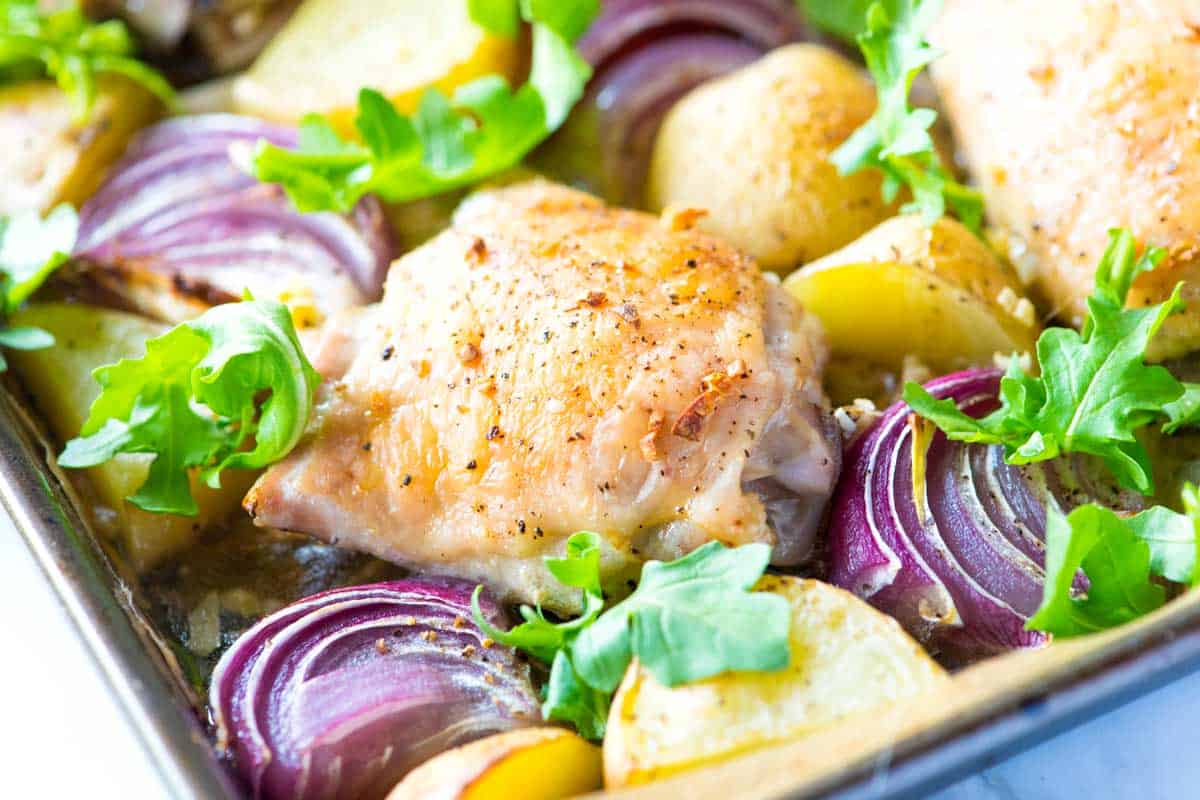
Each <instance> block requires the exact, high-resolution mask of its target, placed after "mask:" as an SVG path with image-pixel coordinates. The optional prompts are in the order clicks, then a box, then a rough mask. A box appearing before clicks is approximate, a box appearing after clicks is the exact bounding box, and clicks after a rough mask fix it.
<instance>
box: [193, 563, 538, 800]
mask: <svg viewBox="0 0 1200 800" xmlns="http://www.w3.org/2000/svg"><path fill="white" fill-rule="evenodd" d="M472 588H473V586H472V585H471V584H469V583H466V582H462V581H456V580H451V579H441V578H421V579H409V580H402V581H394V582H389V583H377V584H370V585H366V586H352V587H348V588H344V589H334V590H332V591H328V592H323V593H321V594H317V595H313V596H312V597H309V598H306V599H304V600H301V601H300V602H298V603H295V604H293V605H291V606H288V607H287V608H284V609H282V610H281V611H278V612H276V613H275V614H273V615H271V616H270V617H267V618H266V619H264V620H262V621H261V622H259V623H258V624H257V625H255V626H254V627H253V628H251V629H250V630H249V631H247V632H246V633H245V634H243V635H242V636H241V637H240V638H239V639H238V640H237V641H236V642H234V644H233V646H232V647H231V648H230V649H229V650H228V651H227V652H226V653H225V654H224V656H222V658H221V661H220V663H219V664H217V668H216V670H215V671H214V673H213V681H212V688H211V697H210V703H211V707H212V713H213V718H214V721H215V723H216V726H217V744H218V747H219V748H220V749H221V750H222V751H224V752H226V753H228V754H229V755H231V756H232V757H233V760H234V763H235V765H236V766H237V769H238V771H239V772H240V774H241V775H242V776H243V778H245V780H246V782H247V783H248V784H249V787H250V789H251V793H252V795H253V796H254V797H255V798H266V800H275V799H276V798H278V799H279V800H283V799H284V798H286V799H287V800H302V799H303V798H319V799H320V800H331V799H333V798H345V799H346V800H350V799H351V798H354V799H355V800H370V798H376V797H383V796H385V795H386V794H387V792H388V791H389V790H390V789H391V788H392V787H393V786H394V785H395V784H396V783H397V782H398V781H399V780H400V778H402V777H403V776H404V775H405V773H407V772H408V771H409V770H410V769H412V768H413V767H415V766H417V765H418V764H420V763H421V762H423V761H425V760H426V759H428V758H430V757H432V756H434V755H436V754H437V753H440V752H441V751H443V750H446V749H449V748H451V747H455V746H457V745H460V744H463V743H465V742H469V741H471V740H473V739H477V738H480V737H483V736H486V735H488V734H492V733H498V732H502V731H506V730H510V729H513V728H517V727H521V726H524V725H529V724H533V723H536V722H538V721H539V720H540V719H541V714H540V712H539V709H538V700H537V695H536V692H535V691H534V689H533V686H532V684H531V683H530V680H529V668H528V666H527V665H526V664H525V663H524V662H523V661H520V660H518V658H517V656H516V654H515V653H514V651H512V650H511V649H509V648H507V647H502V646H499V645H495V644H493V643H491V642H490V640H486V639H485V638H484V636H483V634H482V633H481V632H480V631H479V629H478V628H476V627H475V625H474V623H472V622H471V591H472ZM481 599H482V598H481ZM482 607H483V609H484V613H485V615H486V616H487V617H489V618H490V619H491V620H492V622H493V623H494V624H496V625H499V626H501V627H503V628H507V627H508V622H509V621H508V620H505V619H503V616H504V615H503V612H502V611H501V610H500V608H499V607H498V606H497V605H496V603H495V602H494V601H492V600H490V599H487V600H486V601H485V602H484V603H483V606H482Z"/></svg>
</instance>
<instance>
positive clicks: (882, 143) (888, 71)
mask: <svg viewBox="0 0 1200 800" xmlns="http://www.w3.org/2000/svg"><path fill="white" fill-rule="evenodd" d="M810 5H814V6H815V5H817V4H815V3H812V4H810ZM822 5H824V4H822ZM845 5H846V6H850V5H854V6H857V5H859V4H858V3H853V4H845ZM941 9H942V0H876V2H873V3H872V4H871V5H870V7H869V8H868V9H867V13H866V26H865V29H864V30H863V31H862V32H861V33H859V34H858V36H857V37H856V40H857V41H858V46H859V49H860V50H862V54H863V57H864V58H865V59H866V62H867V68H868V69H869V70H870V71H871V75H872V77H873V78H874V79H875V86H876V91H877V93H878V96H879V104H878V107H877V108H876V109H875V113H874V115H872V117H871V119H869V120H867V122H866V123H865V124H864V125H863V126H862V127H861V128H859V129H858V130H857V131H855V132H854V133H853V134H851V136H850V138H849V139H847V140H846V141H845V142H843V143H842V145H841V146H840V147H839V148H838V149H837V150H835V151H834V152H833V154H832V155H831V156H830V159H829V160H830V161H832V162H833V164H834V165H835V166H836V167H837V168H838V172H840V173H841V174H842V175H852V174H854V173H856V172H861V171H862V170H864V169H878V170H881V171H882V172H883V174H884V183H883V195H884V199H885V200H886V201H887V202H889V203H890V202H891V201H892V200H894V199H895V198H896V195H897V194H898V193H899V191H900V189H901V188H902V187H905V186H907V187H908V188H909V190H910V191H911V192H912V196H913V199H912V202H911V203H908V204H906V205H905V206H904V208H903V209H901V210H902V211H903V212H904V213H920V214H921V215H922V216H923V217H924V218H925V220H926V222H929V223H932V222H934V221H936V220H937V219H938V218H939V217H941V216H942V215H943V214H944V213H945V212H946V209H947V208H949V209H950V210H951V211H952V212H954V214H955V216H957V217H958V218H959V220H961V221H962V223H963V224H964V225H965V226H967V227H968V228H969V229H971V230H972V231H973V232H974V233H975V234H976V235H978V236H982V235H983V233H982V231H983V197H982V196H981V195H980V194H979V193H978V192H977V191H975V190H974V189H971V188H969V187H967V186H964V185H963V184H961V183H959V182H958V181H956V180H954V177H953V176H952V175H951V174H950V172H949V171H948V170H947V169H946V168H945V166H944V165H943V164H942V160H941V157H940V156H939V155H938V152H937V148H936V147H935V146H934V143H933V137H932V136H930V134H929V129H930V128H931V127H932V126H933V123H934V122H935V121H936V120H937V112H935V111H933V110H931V109H928V108H918V109H912V108H910V107H909V104H908V95H909V92H910V91H911V89H912V83H913V80H914V79H915V78H916V77H917V75H918V74H919V73H920V72H921V70H923V69H925V67H926V66H928V65H929V64H930V63H931V62H933V61H934V60H935V59H937V57H938V56H939V55H940V54H939V53H938V51H937V50H935V49H934V48H933V47H931V46H930V45H929V43H928V42H926V41H925V32H926V31H927V30H928V29H929V27H930V26H931V25H932V24H933V22H934V21H935V20H936V19H937V17H938V14H939V13H941ZM849 11H850V9H849V8H846V7H842V8H839V14H845V15H847V16H848V15H849ZM841 19H842V23H841V24H843V25H845V19H846V18H845V17H842V18H841Z"/></svg>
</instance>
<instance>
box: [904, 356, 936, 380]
mask: <svg viewBox="0 0 1200 800" xmlns="http://www.w3.org/2000/svg"><path fill="white" fill-rule="evenodd" d="M932 378H933V370H932V369H930V368H929V366H928V365H927V364H926V363H925V362H924V361H922V360H921V359H919V358H917V357H916V356H915V355H913V354H912V353H909V354H908V355H906V356H905V357H904V363H903V364H902V365H901V367H900V385H901V386H903V385H904V384H906V383H908V382H909V381H912V382H913V383H925V382H926V381H928V380H931V379H932Z"/></svg>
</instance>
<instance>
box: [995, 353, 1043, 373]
mask: <svg viewBox="0 0 1200 800" xmlns="http://www.w3.org/2000/svg"><path fill="white" fill-rule="evenodd" d="M1012 357H1013V354H1012V353H992V363H993V364H995V365H996V366H997V367H999V368H1000V369H1002V370H1005V371H1007V370H1008V367H1009V364H1010V363H1011V362H1012ZM1017 366H1018V367H1020V368H1021V371H1022V372H1024V373H1025V374H1027V375H1028V374H1029V373H1031V372H1033V355H1032V354H1030V353H1019V354H1017Z"/></svg>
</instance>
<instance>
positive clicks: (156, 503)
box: [58, 299, 320, 516]
mask: <svg viewBox="0 0 1200 800" xmlns="http://www.w3.org/2000/svg"><path fill="white" fill-rule="evenodd" d="M92 374H93V376H94V377H95V378H96V381H97V382H98V383H99V384H100V386H101V392H100V396H99V397H97V398H96V400H95V402H94V403H92V407H91V410H90V412H89V414H88V418H87V420H86V421H85V422H84V424H83V429H82V430H81V431H80V432H79V436H78V437H77V438H75V439H72V440H71V441H69V442H67V447H66V449H65V450H64V451H63V453H62V455H60V456H59V457H58V463H59V464H60V465H62V466H64V467H72V468H78V467H91V466H95V465H97V464H102V463H104V462H105V461H108V460H110V459H112V458H113V457H115V456H116V455H117V454H119V453H153V454H154V459H153V461H152V462H151V464H150V471H149V474H148V476H147V478H146V482H145V483H143V484H142V486H141V487H140V488H139V489H138V490H137V492H136V493H134V494H133V495H131V496H130V497H128V498H127V499H128V500H129V502H131V503H133V504H134V505H135V506H137V507H138V508H142V509H145V510H146V511H153V512H158V513H164V514H185V515H189V516H194V515H195V514H196V513H197V507H196V501H195V500H194V499H193V497H192V494H191V489H190V486H189V482H188V470H189V469H190V468H192V467H198V468H200V476H201V478H202V479H203V480H204V481H205V482H206V483H207V484H208V485H209V486H211V487H213V488H217V487H219V486H220V476H221V471H222V470H224V469H239V468H241V469H257V468H260V467H265V466H267V465H268V464H271V463H274V462H275V461H278V460H279V459H281V458H283V457H284V456H285V455H287V454H288V452H290V451H291V449H292V448H293V447H295V445H296V443H297V442H298V441H299V440H300V435H301V434H302V433H303V432H304V428H305V426H306V425H307V424H308V419H309V416H310V414H311V413H312V409H313V395H314V392H315V391H316V388H317V384H318V383H319V382H320V376H319V375H318V374H317V373H316V371H315V370H314V369H313V368H312V365H310V364H309V363H308V359H307V358H305V356H304V351H303V350H302V349H301V347H300V342H299V340H298V339H297V337H296V331H295V328H294V327H293V326H292V318H291V315H290V313H289V312H288V309H287V307H286V306H283V305H281V304H280V303H275V302H270V301H265V300H257V301H256V300H250V299H247V300H245V301H243V302H240V303H229V304H226V305H220V306H217V307H215V308H212V309H210V310H209V311H207V312H205V313H204V314H203V315H202V316H200V317H199V318H197V319H195V320H192V321H190V322H185V323H183V324H181V325H178V326H176V327H175V328H173V329H172V330H170V331H168V332H167V333H165V334H163V335H162V336H159V337H157V338H155V339H151V340H149V341H148V342H146V354H145V355H144V356H142V357H141V358H137V359H122V360H121V361H119V362H117V363H116V364H109V365H107V366H103V367H100V368H98V369H96V370H95V371H94V372H93V373H92ZM251 443H252V446H251Z"/></svg>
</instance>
